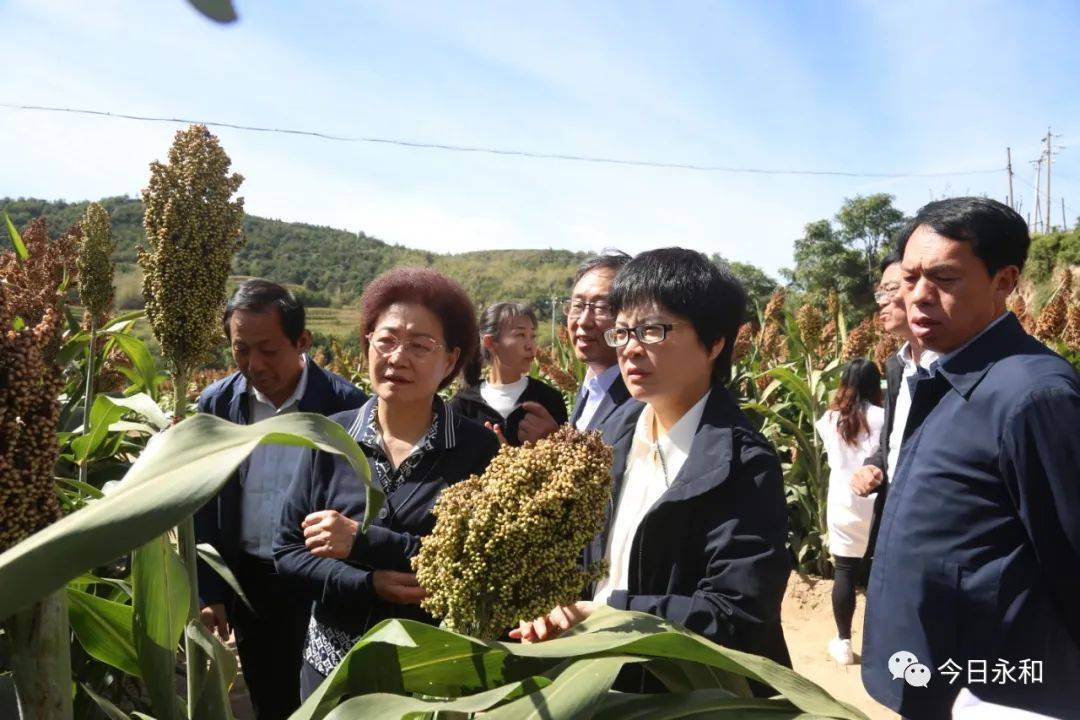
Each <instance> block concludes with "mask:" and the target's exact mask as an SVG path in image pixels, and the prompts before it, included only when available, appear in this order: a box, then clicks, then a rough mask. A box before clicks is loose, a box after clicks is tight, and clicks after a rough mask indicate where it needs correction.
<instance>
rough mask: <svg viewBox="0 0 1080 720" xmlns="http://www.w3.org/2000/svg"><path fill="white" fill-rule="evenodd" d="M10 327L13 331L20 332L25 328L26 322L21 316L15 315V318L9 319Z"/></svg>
mask: <svg viewBox="0 0 1080 720" xmlns="http://www.w3.org/2000/svg"><path fill="white" fill-rule="evenodd" d="M11 329H12V330H14V331H15V332H22V331H23V330H25V329H26V322H25V321H24V320H23V319H22V318H21V317H19V316H18V315H16V316H15V319H13V320H12V321H11Z"/></svg>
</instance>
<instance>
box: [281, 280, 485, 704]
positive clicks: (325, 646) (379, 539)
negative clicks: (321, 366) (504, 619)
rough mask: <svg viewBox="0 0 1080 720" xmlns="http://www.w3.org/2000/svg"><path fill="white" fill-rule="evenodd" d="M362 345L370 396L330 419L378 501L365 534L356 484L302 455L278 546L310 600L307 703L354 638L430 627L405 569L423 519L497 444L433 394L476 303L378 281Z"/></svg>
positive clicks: (468, 350) (315, 456)
mask: <svg viewBox="0 0 1080 720" xmlns="http://www.w3.org/2000/svg"><path fill="white" fill-rule="evenodd" d="M360 302H361V312H362V317H363V325H362V337H363V340H362V347H363V349H364V351H365V352H366V353H367V361H368V368H369V374H370V379H371V389H372V391H373V393H374V395H373V397H372V398H371V399H370V400H368V401H367V402H366V403H365V404H364V405H363V406H362V407H361V408H360V409H359V410H352V411H349V412H345V413H341V414H339V415H335V416H333V419H334V420H336V421H337V422H339V423H340V424H341V425H342V426H344V427H345V428H346V429H347V430H348V432H349V434H350V435H351V436H352V437H353V438H355V439H356V441H357V442H358V443H359V445H360V448H361V449H362V450H363V452H364V454H365V455H366V456H367V458H368V463H369V466H370V469H371V480H372V482H374V483H377V484H378V486H379V487H381V488H382V490H383V492H384V493H385V494H386V502H385V505H384V506H383V508H382V509H381V510H379V512H378V515H377V517H376V519H375V521H374V523H373V524H372V526H371V527H370V528H368V530H367V532H366V533H359V532H358V528H359V524H360V520H361V519H362V518H363V516H364V509H365V495H364V485H363V483H362V482H360V480H359V479H358V478H357V477H356V475H355V473H354V472H353V471H352V469H351V468H350V467H349V465H348V463H347V462H346V461H345V460H344V459H343V458H342V457H341V456H340V455H335V454H333V453H327V452H323V451H321V450H315V451H311V452H308V453H305V454H304V456H303V460H302V461H301V463H300V465H299V467H298V468H297V471H296V475H295V479H294V480H293V483H292V485H291V486H290V488H289V491H288V496H287V497H286V498H285V503H284V510H283V512H282V517H281V524H280V527H279V530H278V536H277V540H276V542H275V543H274V559H275V562H276V564H277V569H278V572H279V573H281V574H282V575H285V576H288V577H290V578H293V579H295V581H296V582H297V585H298V587H301V588H303V589H305V590H306V591H307V592H308V594H309V595H310V596H311V598H312V600H313V601H314V605H313V608H312V618H311V622H310V624H309V626H308V634H307V640H306V642H305V646H304V663H303V667H302V669H301V672H300V686H301V694H302V695H303V696H304V697H305V698H306V697H307V696H308V695H310V694H311V693H312V691H314V690H315V688H316V687H318V685H319V683H321V682H322V681H323V679H324V678H325V677H326V676H327V675H328V674H329V673H330V671H331V670H333V668H334V667H335V666H336V665H337V664H338V663H339V662H340V661H341V659H342V658H343V657H344V655H345V654H346V653H347V652H348V651H349V649H350V648H352V646H353V644H355V642H356V639H357V638H358V637H360V636H361V635H362V634H363V633H364V632H366V631H367V630H368V629H369V628H371V627H372V626H373V625H375V624H376V623H378V622H379V621H381V620H384V619H386V618H410V619H413V620H421V621H424V622H432V618H431V617H430V616H429V615H428V614H427V613H425V612H424V611H423V610H421V609H420V607H419V603H420V601H421V600H422V599H423V598H424V596H425V591H424V589H423V588H421V587H420V586H419V585H418V584H417V582H416V576H415V575H414V574H413V573H412V570H411V566H410V559H411V558H412V557H413V556H414V555H415V554H416V553H417V552H418V550H419V544H420V538H421V537H422V536H424V535H426V534H428V533H430V532H431V530H432V528H433V527H434V523H435V519H434V517H433V516H432V513H431V509H432V506H433V505H434V504H435V500H436V498H438V496H439V493H441V492H442V490H443V489H444V488H446V487H448V486H449V485H452V484H454V483H456V482H458V481H460V480H463V479H465V478H467V477H468V476H469V475H474V474H476V475H478V474H480V473H482V472H484V470H485V468H486V467H487V464H488V462H489V461H490V460H491V458H492V457H494V455H495V453H496V452H497V451H498V447H499V443H498V440H497V439H496V437H495V435H494V434H493V433H491V432H490V431H489V430H487V429H486V428H484V427H483V426H482V425H480V424H478V423H476V422H473V421H472V420H469V419H467V418H464V417H461V416H460V415H459V414H457V413H455V412H454V411H453V409H452V408H451V407H450V406H449V405H448V404H447V403H445V402H444V401H443V400H442V399H441V398H440V397H439V396H438V395H437V393H438V391H439V390H441V389H442V388H444V387H446V385H448V384H449V383H450V381H451V379H452V378H454V377H455V376H457V374H458V373H459V372H460V370H461V365H462V362H463V359H464V358H467V357H470V356H471V355H472V354H473V353H474V352H475V351H476V344H477V339H478V332H477V328H476V319H475V316H474V315H473V309H472V303H471V302H470V301H469V298H468V296H467V295H466V294H465V291H464V290H462V289H461V286H460V285H458V284H457V283H456V282H454V281H453V280H450V279H449V278H446V277H444V276H443V275H440V274H439V273H437V272H435V271H433V270H429V269H426V268H399V269H396V270H391V271H390V272H387V273H385V274H383V275H381V276H379V277H378V278H376V279H375V280H374V281H373V282H372V283H371V284H370V285H368V287H367V289H366V290H365V291H364V295H363V297H362V298H361V301H360Z"/></svg>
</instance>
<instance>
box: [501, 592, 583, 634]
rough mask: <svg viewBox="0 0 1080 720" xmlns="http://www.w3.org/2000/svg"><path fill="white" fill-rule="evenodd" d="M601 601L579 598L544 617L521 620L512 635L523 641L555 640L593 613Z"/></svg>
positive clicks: (511, 632)
mask: <svg viewBox="0 0 1080 720" xmlns="http://www.w3.org/2000/svg"><path fill="white" fill-rule="evenodd" d="M597 607H599V603H596V602H593V601H592V600H578V601H577V602H576V603H571V604H570V605H559V606H558V607H556V608H555V609H554V610H552V611H551V612H549V613H548V614H547V615H545V616H543V617H539V618H536V619H535V620H533V621H532V622H527V621H525V620H521V621H520V623H519V625H518V627H517V629H515V630H511V631H510V637H512V638H513V639H515V640H520V641H521V642H523V643H534V642H543V641H544V640H554V639H555V638H557V637H559V636H560V635H562V634H563V633H564V632H566V631H567V630H569V629H570V628H572V627H574V626H575V625H577V624H578V623H580V622H581V621H582V620H584V619H585V618H587V617H589V616H590V615H592V614H593V612H594V611H595V610H596V608H597Z"/></svg>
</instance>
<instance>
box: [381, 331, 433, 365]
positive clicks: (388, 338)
mask: <svg viewBox="0 0 1080 720" xmlns="http://www.w3.org/2000/svg"><path fill="white" fill-rule="evenodd" d="M365 337H366V338H367V341H368V344H369V345H371V347H373V348H375V352H377V353H379V354H380V355H382V356H383V357H390V356H391V355H393V354H394V353H395V352H397V350H398V348H404V349H405V353H406V354H408V356H409V357H411V358H413V359H414V360H425V359H427V358H429V357H431V355H432V354H433V353H434V352H435V351H436V350H438V349H439V348H441V347H445V346H444V345H443V344H442V343H441V342H439V341H438V340H436V339H435V338H432V337H427V336H426V335H421V336H418V337H414V338H409V339H408V340H401V339H399V338H398V337H397V336H396V335H390V334H389V333H387V334H380V335H376V334H375V333H368V334H367V335H366V336H365Z"/></svg>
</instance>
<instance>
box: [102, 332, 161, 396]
mask: <svg viewBox="0 0 1080 720" xmlns="http://www.w3.org/2000/svg"><path fill="white" fill-rule="evenodd" d="M112 339H113V340H114V341H115V342H116V344H117V345H119V346H120V349H121V350H122V351H123V352H124V354H125V355H127V356H128V359H129V360H131V365H132V367H133V368H134V369H135V372H136V373H138V377H139V382H140V385H141V386H142V388H143V389H144V390H147V391H151V390H153V389H154V387H155V386H156V385H157V382H158V369H157V363H155V362H154V357H153V356H152V355H151V354H150V350H149V348H147V346H146V343H145V342H143V341H142V340H140V339H139V338H137V337H135V336H134V335H129V334H127V333H117V334H116V335H113V336H112Z"/></svg>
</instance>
